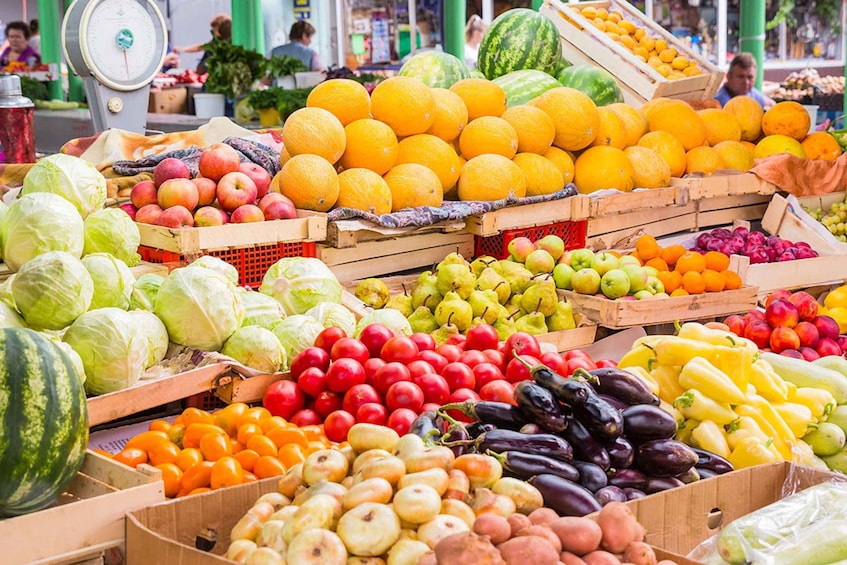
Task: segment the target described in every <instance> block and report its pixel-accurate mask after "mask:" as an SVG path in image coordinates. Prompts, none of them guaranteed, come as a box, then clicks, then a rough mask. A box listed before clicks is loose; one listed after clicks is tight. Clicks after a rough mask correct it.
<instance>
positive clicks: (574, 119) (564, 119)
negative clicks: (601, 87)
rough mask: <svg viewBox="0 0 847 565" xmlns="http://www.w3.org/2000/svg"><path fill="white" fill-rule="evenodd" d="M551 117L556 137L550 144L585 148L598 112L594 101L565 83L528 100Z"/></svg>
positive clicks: (596, 126)
mask: <svg viewBox="0 0 847 565" xmlns="http://www.w3.org/2000/svg"><path fill="white" fill-rule="evenodd" d="M530 105H532V106H536V107H538V108H541V109H542V110H544V111H545V112H547V115H548V116H550V117H551V118H553V123H554V124H556V137H555V138H554V139H553V145H555V146H556V147H558V148H560V149H565V150H568V151H579V150H580V149H585V148H586V147H588V146H589V145H591V142H592V141H594V138H595V137H597V132H598V130H599V129H600V114H599V112H597V106H596V105H595V104H594V101H593V100H591V98H589V97H588V96H586V95H585V94H583V93H582V92H580V91H579V90H576V89H573V88H568V87H565V86H562V87H559V88H551V89H550V90H548V91H547V92H545V93H544V94H542V95H541V96H538V97H537V98H534V99H533V100H532V101H530Z"/></svg>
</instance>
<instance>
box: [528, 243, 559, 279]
mask: <svg viewBox="0 0 847 565" xmlns="http://www.w3.org/2000/svg"><path fill="white" fill-rule="evenodd" d="M555 266H556V260H555V259H554V258H553V256H552V255H550V253H549V252H548V251H546V250H544V249H536V250H534V251H532V252H531V253H530V254H529V255H527V256H526V260H525V261H524V267H526V268H527V270H528V271H529V272H530V273H532V274H533V275H537V274H538V273H552V272H553V267H555Z"/></svg>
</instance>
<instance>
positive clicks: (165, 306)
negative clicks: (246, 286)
mask: <svg viewBox="0 0 847 565" xmlns="http://www.w3.org/2000/svg"><path fill="white" fill-rule="evenodd" d="M154 311H155V313H156V315H157V316H159V318H160V319H161V320H162V321H163V322H164V323H165V327H166V328H167V329H168V336H169V337H170V340H171V341H172V342H174V343H176V344H178V345H185V346H187V347H193V348H195V349H202V350H204V351H218V350H220V348H221V347H223V344H224V342H225V341H226V340H227V339H229V336H231V335H232V334H233V333H234V332H235V330H237V329H238V328H240V327H241V321H242V320H243V319H244V306H243V305H242V304H241V299H240V298H239V296H238V293H237V292H236V290H235V285H233V284H232V283H231V282H230V281H228V280H227V279H226V278H224V276H223V275H221V274H219V273H217V272H216V271H213V270H211V269H197V268H193V269H192V268H189V267H185V268H182V269H176V270H175V271H173V272H171V274H170V275H168V277H167V278H166V279H165V282H163V283H162V286H161V287H159V293H158V294H157V295H156V306H155V310H154Z"/></svg>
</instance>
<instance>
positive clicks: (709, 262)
mask: <svg viewBox="0 0 847 565" xmlns="http://www.w3.org/2000/svg"><path fill="white" fill-rule="evenodd" d="M703 258H704V259H705V260H706V268H707V269H710V270H712V271H725V270H727V269H728V268H729V257H727V255H726V253H721V252H720V251H707V252H706V254H705V255H703Z"/></svg>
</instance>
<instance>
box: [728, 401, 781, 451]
mask: <svg viewBox="0 0 847 565" xmlns="http://www.w3.org/2000/svg"><path fill="white" fill-rule="evenodd" d="M735 411H736V412H737V413H738V415H739V416H748V417H750V418H752V419H753V420H755V421H756V424H758V425H759V428H760V429H761V430H762V431H763V432H764V433H765V435H766V436H768V437H769V438H770V439H771V440H772V441H773V446H774V447H775V448H776V450H777V451H779V454H780V455H781V456H782V458H783V459H785V460H786V461H791V458H792V455H791V446H792V444H793V441H792V440H791V439H786V436H785V435H784V433H783V432H780V433H778V432H777V431H776V428H774V426H773V424H771V422H770V420H769V419H767V418H765V416H764V415H763V414H762V413H761V412H760V411H759V410H758V409H756V408H754V407H752V406H749V405H747V404H740V405H738V406H736V407H735ZM774 413H776V412H775V411H774ZM776 416H777V418H779V414H777V415H776ZM780 420H781V418H780ZM784 424H785V422H783V425H784ZM785 427H786V428H787V427H788V426H785ZM788 433H789V436H788V437H789V438H791V435H790V434H791V430H788ZM741 441H743V440H741Z"/></svg>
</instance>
